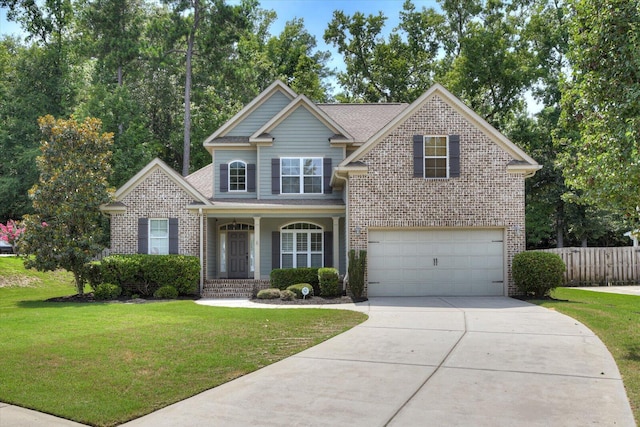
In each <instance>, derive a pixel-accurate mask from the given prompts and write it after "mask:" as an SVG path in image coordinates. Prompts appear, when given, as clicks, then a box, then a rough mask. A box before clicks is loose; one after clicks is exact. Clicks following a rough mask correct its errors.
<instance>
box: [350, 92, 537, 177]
mask: <svg viewBox="0 0 640 427" xmlns="http://www.w3.org/2000/svg"><path fill="white" fill-rule="evenodd" d="M434 96H439V97H440V98H441V99H442V100H443V101H444V102H446V103H447V104H449V105H450V106H451V107H452V108H453V109H455V110H456V111H457V112H458V113H460V114H461V115H462V116H463V117H465V118H466V119H467V120H469V121H470V122H471V123H472V124H473V125H474V126H476V127H477V128H478V129H480V130H481V131H482V132H483V133H484V134H485V135H487V136H488V137H489V138H490V139H491V140H492V141H493V142H495V143H496V144H498V146H500V147H501V148H502V149H503V150H505V151H506V152H507V153H509V155H511V157H513V158H514V160H520V161H524V162H527V163H529V165H530V166H520V169H522V170H524V169H527V170H530V171H534V172H535V171H536V170H538V169H540V168H541V166H540V165H538V163H537V162H536V161H535V160H533V159H532V158H531V157H529V155H527V153H525V152H524V151H523V150H522V149H521V148H520V147H518V146H517V145H515V144H514V143H513V142H511V141H510V140H509V139H508V138H507V137H506V136H504V135H503V134H501V133H500V132H499V131H498V130H497V129H496V128H494V127H493V126H491V125H490V124H489V123H488V122H487V121H486V120H484V119H483V118H482V117H480V116H479V115H478V114H477V113H476V112H474V111H473V110H472V109H471V108H469V107H467V106H466V105H465V104H464V103H463V102H462V101H460V100H459V99H458V98H457V97H455V96H454V95H453V94H452V93H451V92H449V91H448V90H447V89H445V88H444V87H443V86H442V85H440V84H437V83H436V84H434V85H433V86H431V87H430V88H429V90H427V91H426V92H425V93H424V94H423V95H422V96H420V97H419V98H418V99H416V100H415V101H414V102H413V103H411V105H409V106H408V107H407V108H406V109H405V110H403V111H402V112H401V113H400V114H399V115H398V116H397V117H396V118H394V119H393V120H391V121H390V122H389V123H388V124H387V125H386V126H385V127H384V128H382V129H380V131H378V132H377V133H376V134H375V135H373V136H372V137H371V138H369V140H368V141H367V142H365V143H364V144H363V145H362V146H361V147H360V148H359V149H357V150H356V151H355V152H353V153H352V154H351V155H350V156H349V157H347V158H346V159H344V160H343V161H342V162H341V163H340V165H339V166H347V165H348V164H349V163H351V162H355V161H358V160H360V159H362V157H364V155H365V154H367V153H368V152H369V151H371V150H372V149H373V148H374V147H375V146H376V145H377V144H378V143H379V142H380V141H382V140H383V139H384V138H385V137H386V136H387V135H389V134H390V133H391V132H393V131H394V130H395V129H396V128H397V127H398V126H400V125H401V124H402V123H404V122H405V121H406V120H407V119H409V118H410V117H411V116H412V115H413V114H415V112H416V111H418V109H420V108H421V107H422V106H423V105H424V104H425V103H426V102H427V101H429V100H430V99H431V98H433V97H434Z"/></svg>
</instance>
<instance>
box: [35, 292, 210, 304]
mask: <svg viewBox="0 0 640 427" xmlns="http://www.w3.org/2000/svg"><path fill="white" fill-rule="evenodd" d="M177 299H178V300H194V299H198V297H178V298H177ZM45 301H46V302H112V303H118V302H119V303H128V304H145V303H149V302H160V301H175V300H168V299H160V298H153V297H146V298H135V299H131V298H128V297H121V298H118V299H115V300H108V301H104V300H97V299H95V297H94V296H93V292H87V293H85V294H82V295H80V294H75V295H66V296H63V297H55V298H49V299H48V300H45Z"/></svg>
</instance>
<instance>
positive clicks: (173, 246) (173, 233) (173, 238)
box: [169, 218, 178, 254]
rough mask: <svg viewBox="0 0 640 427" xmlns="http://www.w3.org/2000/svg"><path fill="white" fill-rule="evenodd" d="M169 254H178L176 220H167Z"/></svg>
mask: <svg viewBox="0 0 640 427" xmlns="http://www.w3.org/2000/svg"><path fill="white" fill-rule="evenodd" d="M169 253H170V254H177V253H178V218H169Z"/></svg>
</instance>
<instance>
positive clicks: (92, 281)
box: [82, 261, 103, 291]
mask: <svg viewBox="0 0 640 427" xmlns="http://www.w3.org/2000/svg"><path fill="white" fill-rule="evenodd" d="M82 275H83V277H84V279H85V280H86V281H87V283H88V284H89V286H91V289H93V290H94V291H95V290H96V288H97V287H98V286H99V285H100V284H102V283H103V280H102V264H101V263H100V261H91V262H88V263H86V264H85V265H84V270H83V272H82Z"/></svg>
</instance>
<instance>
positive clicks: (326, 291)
mask: <svg viewBox="0 0 640 427" xmlns="http://www.w3.org/2000/svg"><path fill="white" fill-rule="evenodd" d="M318 282H319V284H320V295H322V296H323V297H337V296H339V295H340V294H341V293H342V289H341V288H340V275H339V273H338V270H337V269H335V268H329V267H326V268H320V269H318Z"/></svg>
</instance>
